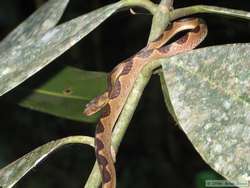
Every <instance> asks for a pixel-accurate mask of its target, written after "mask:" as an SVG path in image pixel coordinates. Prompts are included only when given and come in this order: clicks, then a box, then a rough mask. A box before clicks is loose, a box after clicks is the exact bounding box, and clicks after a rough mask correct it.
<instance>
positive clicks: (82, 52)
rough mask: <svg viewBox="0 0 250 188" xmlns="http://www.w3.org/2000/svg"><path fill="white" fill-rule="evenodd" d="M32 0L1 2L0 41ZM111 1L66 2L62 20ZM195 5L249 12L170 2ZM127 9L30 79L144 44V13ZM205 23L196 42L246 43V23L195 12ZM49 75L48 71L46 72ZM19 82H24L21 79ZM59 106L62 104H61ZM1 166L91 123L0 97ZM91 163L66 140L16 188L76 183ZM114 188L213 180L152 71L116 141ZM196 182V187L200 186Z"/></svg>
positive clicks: (87, 153)
mask: <svg viewBox="0 0 250 188" xmlns="http://www.w3.org/2000/svg"><path fill="white" fill-rule="evenodd" d="M38 2H42V0H40V1H38V0H37V1H36V0H25V1H20V0H9V1H6V0H5V1H1V2H0V37H1V39H2V38H3V37H4V36H5V35H6V34H8V33H9V32H10V31H11V30H12V29H14V28H15V27H16V26H17V25H18V24H19V23H20V22H21V21H23V20H24V19H25V18H26V17H27V16H29V15H30V14H31V13H32V12H33V11H34V10H35V9H36V8H37V5H38V4H37V3H38ZM112 2H116V1H115V0H113V1H112V0H105V1H104V0H84V1H83V0H72V1H71V2H70V3H69V6H68V8H67V10H66V12H65V14H64V16H63V19H62V20H61V22H63V21H67V20H70V19H72V18H75V17H77V16H80V15H82V14H84V13H86V12H88V11H91V10H94V9H96V8H99V7H102V6H103V5H105V4H109V3H112ZM155 2H157V1H155ZM195 4H206V5H216V6H224V7H228V8H235V9H242V10H246V11H248V10H250V2H248V1H246V0H237V1H236V0H218V1H211V0H209V1H208V0H192V1H190V0H186V1H183V0H176V2H175V8H178V7H185V6H190V5H195ZM135 10H136V12H138V13H139V14H137V15H131V14H130V13H129V11H127V10H123V11H120V12H119V13H116V14H115V15H113V16H112V17H111V18H110V19H108V20H107V21H106V22H105V23H104V24H102V25H101V26H100V27H98V28H97V29H96V30H95V31H94V32H92V33H91V34H90V35H88V36H87V37H86V38H84V39H83V40H82V41H81V42H79V43H78V44H77V45H75V46H74V47H73V48H71V49H70V50H68V51H67V52H66V53H65V54H64V55H63V56H61V57H60V58H58V59H57V60H56V61H54V62H53V63H52V64H51V65H49V66H48V67H46V68H45V69H44V70H43V71H41V72H39V73H38V74H36V75H35V76H34V77H32V78H30V79H29V80H28V81H27V82H32V80H34V78H37V77H39V78H41V79H42V78H46V76H47V75H48V73H50V75H51V72H52V73H53V71H55V70H56V69H61V68H62V67H63V66H64V65H71V66H75V67H78V68H83V69H86V70H95V71H109V70H111V69H112V67H114V66H115V65H116V64H117V63H118V62H120V61H121V60H123V59H125V58H127V57H129V56H130V55H132V54H134V53H136V52H137V51H138V50H139V49H141V48H142V47H143V46H144V45H145V44H146V42H147V38H148V34H149V29H150V23H151V15H150V14H149V13H147V12H145V11H144V10H142V9H135ZM199 16H200V17H202V18H204V19H205V20H206V21H207V24H208V28H209V35H208V37H207V39H206V41H205V42H204V43H203V44H202V46H211V45H215V44H225V43H235V42H249V41H250V39H249V32H250V24H249V23H248V22H247V21H243V20H240V19H232V18H229V17H223V16H218V15H203V14H202V15H199ZM52 75H53V74H52ZM27 82H26V83H27ZM62 108H63V106H62ZM0 119H1V123H0V168H2V167H3V166H5V165H7V164H8V163H10V162H12V161H14V160H15V159H17V158H19V157H21V156H22V155H24V154H26V153H27V152H29V151H31V150H33V149H35V148H36V147H38V146H40V145H42V144H45V143H47V142H49V141H51V140H54V139H58V138H62V137H66V136H71V135H92V136H93V134H94V129H95V124H84V123H80V122H73V121H69V120H65V119H61V118H57V117H53V116H50V115H47V114H43V113H40V112H36V111H32V110H29V109H25V108H21V107H19V106H18V105H15V104H10V103H7V102H6V101H4V100H1V99H0ZM93 163H94V152H93V150H92V149H90V148H89V147H87V146H86V147H85V146H68V147H65V148H63V149H61V150H59V151H57V152H56V153H54V154H53V155H51V156H50V157H49V158H48V159H47V160H46V161H44V162H43V163H42V164H40V165H39V166H38V167H37V168H36V169H35V170H33V171H32V172H31V173H29V174H28V175H27V176H25V178H23V179H22V181H20V183H18V185H17V186H16V187H18V188H40V187H41V188H51V187H61V188H64V187H66V188H68V187H69V188H79V187H83V185H84V183H85V181H86V179H87V177H88V174H89V173H90V171H91V169H92V165H93ZM116 167H117V176H118V187H143V188H146V187H177V188H184V187H185V188H192V187H197V188H200V187H204V181H202V180H203V179H206V178H208V179H211V178H215V179H218V178H220V177H219V175H217V174H216V173H215V172H214V171H213V170H211V169H210V168H209V166H207V165H206V164H205V163H204V161H203V160H202V159H201V157H200V156H199V155H198V153H197V152H196V151H195V150H194V148H193V147H192V145H191V144H190V142H189V141H188V139H187V137H186V136H185V135H184V134H183V133H182V131H180V129H179V128H178V127H177V126H175V122H174V121H173V119H172V118H171V116H170V115H169V113H168V112H167V109H166V107H165V104H164V100H163V96H162V92H161V86H160V84H159V78H158V76H153V78H152V79H151V81H150V83H149V85H148V86H147V88H146V90H145V93H144V95H143V97H142V99H141V102H140V104H139V106H138V108H137V111H136V113H135V115H134V118H133V120H132V122H131V124H130V127H129V129H128V131H127V134H126V136H125V138H124V141H123V143H122V145H121V148H120V151H119V155H118V161H117V164H116ZM202 185H203V186H202Z"/></svg>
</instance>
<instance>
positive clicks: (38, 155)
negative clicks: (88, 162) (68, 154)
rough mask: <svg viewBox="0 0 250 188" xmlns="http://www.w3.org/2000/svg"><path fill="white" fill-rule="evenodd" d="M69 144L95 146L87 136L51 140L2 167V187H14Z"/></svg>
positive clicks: (0, 171) (0, 185) (0, 174)
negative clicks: (43, 161)
mask: <svg viewBox="0 0 250 188" xmlns="http://www.w3.org/2000/svg"><path fill="white" fill-rule="evenodd" d="M67 144H88V145H91V146H92V147H94V141H93V139H92V138H90V137H86V136H72V137H68V138H64V139H60V140H56V141H52V142H49V143H47V144H45V145H43V146H41V147H39V148H37V149H35V150H34V151H32V152H30V153H28V154H26V155H24V156H23V157H21V158H20V159H18V160H16V161H14V162H12V163H11V164H9V165H8V166H6V167H4V168H3V169H1V170H0V187H2V188H11V187H13V186H14V185H15V184H16V183H17V182H18V181H19V180H20V179H21V178H22V177H23V176H24V175H25V174H27V173H28V172H29V171H30V170H32V169H33V168H34V167H36V166H37V165H38V164H39V163H40V162H41V161H42V160H43V159H45V158H46V157H47V156H48V155H49V154H51V153H52V152H54V151H55V150H57V149H58V148H60V147H62V146H64V145H67Z"/></svg>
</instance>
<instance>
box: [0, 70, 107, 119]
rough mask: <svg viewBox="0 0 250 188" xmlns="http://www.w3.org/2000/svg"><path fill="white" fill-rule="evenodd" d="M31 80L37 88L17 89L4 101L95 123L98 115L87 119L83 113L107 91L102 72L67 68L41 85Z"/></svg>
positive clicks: (24, 87)
mask: <svg viewBox="0 0 250 188" xmlns="http://www.w3.org/2000/svg"><path fill="white" fill-rule="evenodd" d="M34 81H35V82H36V84H35V85H36V86H34V85H33V84H32V85H31V84H29V85H27V84H26V85H24V86H21V87H18V88H17V89H15V91H14V92H11V93H10V94H8V95H6V96H3V99H6V100H8V101H10V102H14V103H18V104H19V105H21V106H23V107H26V108H30V109H33V110H37V111H40V112H45V113H49V114H52V115H56V116H59V117H62V118H68V119H71V120H76V121H84V122H96V120H97V118H98V117H99V116H98V115H94V116H90V117H87V116H84V115H83V113H82V112H83V109H84V106H85V105H86V103H88V102H89V101H90V100H91V99H93V98H94V97H96V96H97V95H100V94H101V93H103V91H104V90H105V89H106V74H105V73H100V72H90V71H84V70H80V69H77V68H73V67H69V66H67V67H65V68H63V69H62V70H61V71H60V72H58V73H56V74H55V75H54V76H53V77H52V78H51V79H50V80H46V82H45V83H44V84H42V85H40V83H39V81H38V82H37V80H36V79H35V80H34ZM37 84H38V86H37Z"/></svg>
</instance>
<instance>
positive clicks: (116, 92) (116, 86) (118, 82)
mask: <svg viewBox="0 0 250 188" xmlns="http://www.w3.org/2000/svg"><path fill="white" fill-rule="evenodd" d="M184 30H190V31H189V32H188V33H187V34H186V35H184V36H183V37H181V38H180V39H178V40H177V41H175V42H173V43H171V44H169V45H165V46H164V44H165V43H166V42H167V41H168V40H169V39H171V38H172V37H173V36H174V35H175V34H176V33H178V32H180V31H184ZM206 34H207V27H206V24H205V23H204V22H203V20H201V19H197V18H186V19H181V20H179V21H176V22H174V23H173V24H171V25H170V26H169V27H168V28H167V29H166V30H165V32H164V33H163V34H162V36H160V37H159V38H158V39H157V40H155V41H154V42H151V43H149V44H148V45H147V46H146V47H145V48H143V49H142V50H141V51H139V52H138V53H137V54H135V55H134V56H132V57H130V58H129V59H127V60H125V61H123V62H122V63H120V64H118V65H117V66H116V67H115V68H114V69H113V70H112V71H111V72H110V74H109V76H108V89H107V91H106V92H105V93H104V94H103V95H101V96H98V97H96V98H95V99H93V100H92V101H91V102H90V103H88V104H87V105H86V108H85V111H84V113H85V114H86V115H92V114H94V113H96V112H97V111H99V110H101V109H102V110H103V112H102V116H101V118H100V120H99V123H98V125H97V127H96V133H95V145H96V158H97V162H98V164H99V167H100V171H101V174H102V187H103V188H115V187H116V172H115V167H114V161H113V158H112V152H111V134H112V130H113V127H114V125H115V123H116V121H117V119H118V117H119V114H120V112H121V111H122V108H123V106H124V104H125V103H126V100H127V98H128V95H129V93H130V92H131V90H132V88H133V85H134V83H135V81H136V79H137V76H138V74H139V73H140V71H141V70H142V68H143V67H144V66H145V65H146V64H147V63H150V62H152V61H154V60H157V59H159V58H163V57H169V56H173V55H176V54H179V53H183V52H186V51H189V50H192V49H193V48H195V47H196V46H198V45H199V44H200V43H201V42H202V41H203V40H204V38H205V37H206Z"/></svg>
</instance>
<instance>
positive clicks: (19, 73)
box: [0, 1, 122, 96]
mask: <svg viewBox="0 0 250 188" xmlns="http://www.w3.org/2000/svg"><path fill="white" fill-rule="evenodd" d="M50 2H54V1H50ZM121 6H122V3H121V2H120V3H119V2H118V3H115V4H111V5H107V6H105V7H103V8H100V9H98V10H95V11H92V12H90V13H88V14H85V15H83V16H80V17H78V18H75V19H73V20H71V21H68V22H66V23H64V24H61V25H59V26H57V27H55V28H51V29H49V30H47V32H46V33H44V34H43V35H40V34H39V35H36V34H35V35H34V36H33V37H31V38H30V39H29V40H26V41H23V40H22V42H21V43H18V42H17V44H18V45H15V44H13V45H12V47H11V48H8V46H7V47H6V50H3V51H1V53H0V62H1V63H0V96H1V95H3V94H4V93H6V92H8V91H9V90H11V89H13V88H14V87H16V86H17V85H19V84H20V83H22V82H23V81H25V80H26V79H28V78H29V77H30V76H32V75H34V74H35V73H36V72H38V71H39V70H40V69H42V68H43V67H45V66H46V65H47V64H49V63H50V62H51V61H53V60H54V59H55V58H57V57H58V56H60V55H61V54H62V53H64V52H65V51H66V50H68V49H69V48H70V47H72V46H73V45H74V44H76V43H77V42H78V41H79V40H80V39H82V38H83V37H85V36H86V35H87V34H88V33H90V32H91V31H92V30H94V29H95V28H96V27H97V26H98V25H100V24H101V23H102V22H103V21H104V20H106V19H107V18H108V17H109V16H110V15H112V13H114V12H115V11H116V10H117V9H119V8H120V7H121ZM55 11H56V9H55ZM44 14H45V15H46V10H44ZM38 15H40V16H41V15H42V14H38ZM33 19H34V20H37V19H38V20H40V19H41V17H35V18H33ZM51 19H52V18H50V19H47V20H46V22H50V21H51ZM32 23H33V22H32ZM33 27H37V25H36V24H35V25H34V26H33V25H32V24H30V25H29V24H28V27H27V28H26V30H24V31H23V35H26V34H25V33H26V32H29V29H31V30H32V29H33ZM19 32H20V31H19ZM19 32H18V33H19ZM19 36H20V34H19ZM27 36H29V34H27ZM24 38H25V37H24ZM14 41H15V40H14ZM4 47H5V45H4V46H3V48H4Z"/></svg>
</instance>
